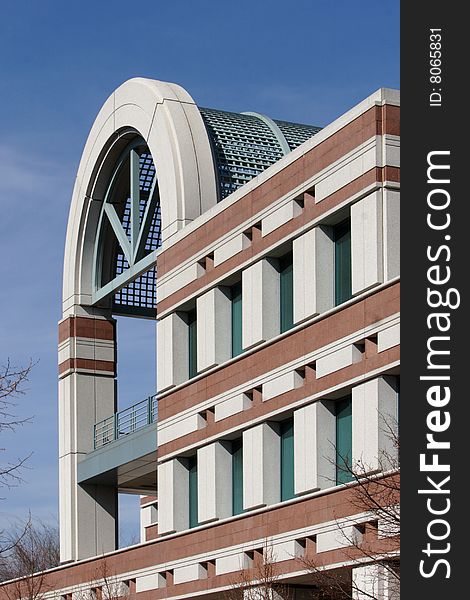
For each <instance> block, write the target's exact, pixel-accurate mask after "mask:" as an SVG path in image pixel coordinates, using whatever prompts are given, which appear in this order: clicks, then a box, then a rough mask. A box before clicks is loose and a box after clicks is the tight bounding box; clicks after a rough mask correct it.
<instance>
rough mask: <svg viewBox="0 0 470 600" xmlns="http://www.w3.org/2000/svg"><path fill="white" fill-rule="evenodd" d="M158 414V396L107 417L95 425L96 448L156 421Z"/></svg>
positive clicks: (150, 397)
mask: <svg viewBox="0 0 470 600" xmlns="http://www.w3.org/2000/svg"><path fill="white" fill-rule="evenodd" d="M157 415H158V405H157V397H156V396H149V397H148V398H146V399H145V400H142V401H141V402H138V403H137V404H134V405H133V406H129V408H125V409H124V410H121V411H119V412H117V413H115V414H114V415H112V416H111V417H107V418H106V419H103V420H102V421H99V422H98V423H95V426H94V435H93V439H94V448H95V450H96V449H97V448H101V447H102V446H106V444H109V443H110V442H114V440H117V439H119V438H121V437H124V436H126V435H129V434H130V433H134V431H137V430H138V429H142V427H145V426H146V425H150V424H151V423H155V421H156V420H157Z"/></svg>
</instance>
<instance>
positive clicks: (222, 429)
mask: <svg viewBox="0 0 470 600" xmlns="http://www.w3.org/2000/svg"><path fill="white" fill-rule="evenodd" d="M399 360H400V348H399V346H395V347H394V348H390V350H386V351H384V352H381V353H380V354H375V355H371V356H369V357H368V358H364V359H363V360H362V361H361V362H358V363H354V364H352V365H350V366H348V367H345V368H343V369H341V370H339V371H337V372H335V373H331V374H330V375H327V376H325V377H322V378H321V379H314V378H313V377H312V378H311V379H310V380H307V381H306V382H305V384H304V385H303V386H302V387H298V388H295V389H293V390H291V391H288V392H285V393H284V394H282V395H280V396H277V397H275V398H272V399H270V400H269V401H268V402H266V401H265V402H262V403H259V404H257V403H255V402H253V404H252V406H251V408H249V409H246V410H244V411H242V412H238V413H236V414H234V415H232V416H230V417H227V418H225V419H224V420H223V421H217V422H214V423H211V422H208V423H207V425H206V427H204V428H203V429H199V430H198V431H194V432H193V433H190V434H187V435H185V436H182V437H180V438H178V439H175V440H173V441H171V442H168V443H166V444H161V443H160V442H159V445H158V449H157V455H158V460H159V461H163V460H167V459H168V458H173V457H174V456H175V455H177V454H178V453H180V452H186V451H187V450H188V449H189V448H191V449H193V448H194V447H195V446H199V445H203V444H204V443H207V442H210V441H214V440H216V439H218V438H223V436H224V435H226V434H227V432H229V431H230V432H231V433H232V432H233V430H234V429H235V430H237V429H239V430H240V431H241V430H243V429H246V428H248V427H251V426H252V425H253V424H255V423H258V422H261V421H263V420H266V419H267V420H269V418H270V416H271V415H272V414H273V413H276V415H277V413H279V412H283V411H286V412H287V411H288V410H291V409H292V407H293V406H295V407H296V408H298V407H299V406H300V405H303V404H307V403H309V402H311V398H312V397H315V399H316V400H318V399H319V397H322V395H323V394H327V393H330V392H331V390H332V388H333V389H335V390H337V389H341V388H343V387H344V388H346V389H347V391H348V392H349V390H350V388H351V384H350V383H349V382H351V381H353V380H357V379H358V378H359V379H360V380H361V381H363V380H364V379H367V378H368V377H376V376H377V375H378V374H379V373H383V372H386V371H387V370H388V369H389V368H390V366H391V365H396V364H397V363H398V362H399ZM302 401H304V402H302ZM277 419H279V416H278V415H277Z"/></svg>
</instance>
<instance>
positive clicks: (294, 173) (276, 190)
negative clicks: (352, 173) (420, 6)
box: [157, 104, 400, 276]
mask: <svg viewBox="0 0 470 600" xmlns="http://www.w3.org/2000/svg"><path fill="white" fill-rule="evenodd" d="M399 114H400V109H399V107H396V106H391V105H388V104H385V105H384V106H374V107H371V108H370V109H369V110H367V111H365V112H364V113H363V114H362V115H360V116H359V117H357V118H356V119H354V120H353V121H351V122H350V123H348V124H346V125H345V126H344V127H343V128H342V129H340V130H339V131H337V132H335V133H333V134H332V135H331V136H330V137H328V138H327V139H325V140H323V141H322V142H320V143H319V144H318V145H317V146H314V147H313V148H312V149H311V150H309V151H308V152H306V153H305V154H304V155H302V156H301V157H300V158H298V159H297V160H295V161H294V162H292V163H291V164H289V165H287V166H286V167H285V168H284V169H282V170H281V171H279V172H277V173H275V174H274V175H273V176H272V177H271V178H270V179H268V180H267V181H263V182H262V183H261V184H260V185H259V186H257V187H256V188H255V189H253V190H252V191H250V192H248V193H247V194H246V195H245V196H243V197H242V198H240V199H239V200H238V201H237V202H236V203H234V204H232V205H229V206H228V207H227V208H226V209H225V210H223V211H222V212H221V213H219V214H217V215H215V216H214V217H213V218H212V220H211V225H210V227H207V226H206V224H205V222H204V223H203V224H202V226H201V228H198V229H195V230H193V231H191V233H189V234H188V235H187V236H185V237H184V238H183V239H181V240H179V241H178V242H176V243H175V244H173V245H172V246H171V248H169V249H168V251H164V252H162V253H161V254H160V255H159V256H158V259H157V262H158V271H159V274H160V276H163V275H165V274H166V273H169V272H170V271H171V270H172V269H174V268H175V267H176V266H177V265H178V264H181V263H183V262H184V261H185V260H187V259H188V258H190V256H192V255H194V254H197V253H198V252H200V251H202V250H203V249H204V247H206V246H208V245H209V244H210V243H214V242H215V241H216V240H217V239H218V238H219V237H221V236H222V235H224V234H226V233H228V232H229V231H231V230H233V229H235V228H236V227H237V226H238V225H239V224H240V223H243V222H244V221H245V220H247V219H248V218H249V217H250V216H251V215H253V214H254V213H257V212H258V211H259V210H261V209H262V208H265V207H267V206H269V205H270V204H271V203H272V202H273V201H275V200H277V199H279V198H280V197H282V196H283V195H284V194H285V193H287V192H288V191H289V190H291V189H293V188H295V187H296V186H297V185H301V184H302V183H303V182H305V181H306V180H307V179H309V178H310V177H312V176H314V175H315V174H316V173H319V172H320V171H322V170H323V169H324V168H326V167H327V166H328V165H330V164H332V163H334V162H335V161H336V160H338V159H340V158H341V157H342V156H344V155H345V154H347V153H348V152H351V151H352V150H354V148H356V147H357V146H360V145H361V144H363V143H364V142H366V141H367V140H368V139H370V138H371V137H373V136H376V135H378V136H383V135H386V134H390V135H399V131H400V126H399V122H400V119H399Z"/></svg>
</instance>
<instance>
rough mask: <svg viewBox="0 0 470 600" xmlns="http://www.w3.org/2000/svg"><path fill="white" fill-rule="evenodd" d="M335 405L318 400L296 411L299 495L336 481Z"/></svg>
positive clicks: (296, 467)
mask: <svg viewBox="0 0 470 600" xmlns="http://www.w3.org/2000/svg"><path fill="white" fill-rule="evenodd" d="M335 438H336V420H335V415H334V411H333V403H332V402H329V401H323V402H322V401H319V402H315V403H314V404H309V405H308V406H304V407H302V408H299V409H298V410H296V411H295V412H294V465H295V472H294V484H295V493H296V494H305V493H307V492H313V491H315V490H319V489H325V488H329V487H332V486H333V485H334V484H335V479H336V468H335V463H336V456H335Z"/></svg>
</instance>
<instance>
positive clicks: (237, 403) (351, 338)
mask: <svg viewBox="0 0 470 600" xmlns="http://www.w3.org/2000/svg"><path fill="white" fill-rule="evenodd" d="M399 320H400V316H399V314H398V313H397V314H393V315H389V316H387V317H385V318H384V319H382V320H380V321H376V322H375V323H373V324H372V325H369V326H368V327H367V328H362V329H361V330H360V331H357V332H355V333H353V334H351V335H348V336H347V337H345V338H339V339H337V340H334V341H333V342H332V343H331V344H328V345H326V346H323V347H321V348H319V349H317V350H315V351H314V352H312V353H310V354H304V355H302V356H299V357H298V358H296V359H294V361H291V362H290V363H286V364H285V365H282V367H280V368H277V369H274V370H271V371H266V372H264V373H263V374H262V375H261V376H260V377H258V378H254V379H250V381H249V385H248V386H247V385H246V384H245V385H244V384H242V385H241V386H235V387H234V388H231V389H229V390H228V391H226V392H223V393H222V394H219V395H217V396H211V397H209V398H206V397H204V398H203V400H202V401H201V402H200V403H197V404H193V405H191V406H190V407H189V408H188V409H186V410H183V411H181V412H178V413H177V414H176V415H173V416H170V417H168V418H167V419H161V420H159V426H161V427H168V426H171V425H172V424H175V423H176V422H179V421H181V420H183V419H186V418H188V417H192V416H194V415H196V414H198V415H202V414H203V415H204V416H205V418H207V417H208V415H207V411H209V413H212V412H213V413H214V420H215V421H220V420H222V419H225V418H227V417H229V416H231V415H233V414H236V413H239V412H242V411H244V410H248V409H250V408H251V407H252V406H253V398H254V397H255V404H259V403H260V400H259V398H260V393H261V395H262V388H263V386H264V384H266V383H268V382H270V381H272V380H274V379H277V378H278V377H282V376H283V375H286V374H288V373H290V372H293V371H296V372H297V374H298V375H299V377H300V379H301V380H302V381H301V383H300V386H302V385H304V381H303V380H304V379H306V380H312V379H314V378H316V379H318V376H316V375H315V377H314V376H313V374H312V373H313V371H312V368H313V363H316V362H317V361H318V359H319V358H321V357H324V356H327V355H328V354H331V353H332V352H334V351H335V350H337V349H339V348H345V347H346V346H348V345H350V344H352V343H354V344H359V345H360V346H363V347H364V354H365V357H366V358H370V357H371V356H373V355H376V354H377V352H378V350H377V344H376V343H375V339H376V337H377V335H378V334H380V333H381V332H382V331H385V330H387V329H390V328H391V327H393V326H395V324H396V325H399ZM284 335H285V334H282V336H283V337H284ZM279 339H282V338H278V340H279ZM364 340H366V342H365V344H364ZM270 343H274V340H273V341H271V342H267V343H266V344H270ZM361 354H362V352H361ZM361 360H362V358H361ZM306 365H310V366H309V368H307V369H306V368H305V366H306ZM221 368H225V367H224V366H222V367H221ZM294 387H295V386H294ZM255 388H256V389H255ZM254 392H256V394H255V393H254Z"/></svg>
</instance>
